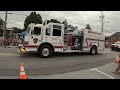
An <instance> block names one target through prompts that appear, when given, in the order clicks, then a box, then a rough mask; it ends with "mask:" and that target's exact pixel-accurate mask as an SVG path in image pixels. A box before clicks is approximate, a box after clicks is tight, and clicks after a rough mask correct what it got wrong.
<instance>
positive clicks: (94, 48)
mask: <svg viewBox="0 0 120 90" xmlns="http://www.w3.org/2000/svg"><path fill="white" fill-rule="evenodd" d="M90 54H91V55H95V54H97V47H95V46H93V47H92V48H91V50H90Z"/></svg>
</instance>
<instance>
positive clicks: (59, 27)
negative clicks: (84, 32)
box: [53, 25, 61, 29]
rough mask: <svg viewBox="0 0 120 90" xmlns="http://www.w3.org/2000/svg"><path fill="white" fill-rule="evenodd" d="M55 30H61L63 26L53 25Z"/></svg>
mask: <svg viewBox="0 0 120 90" xmlns="http://www.w3.org/2000/svg"><path fill="white" fill-rule="evenodd" d="M53 28H57V29H61V26H58V25H53Z"/></svg>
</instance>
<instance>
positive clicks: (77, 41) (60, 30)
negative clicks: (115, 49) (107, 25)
mask: <svg viewBox="0 0 120 90" xmlns="http://www.w3.org/2000/svg"><path fill="white" fill-rule="evenodd" d="M104 40H105V36H104V35H103V34H102V33H97V32H94V31H91V30H87V29H82V30H67V31H65V30H64V25H63V24H59V23H49V24H47V25H42V24H30V25H29V26H28V28H27V34H26V36H25V38H24V44H23V45H22V46H20V47H19V51H20V52H31V51H36V52H39V55H40V57H51V56H53V55H54V53H55V52H59V53H66V52H68V53H70V52H79V53H80V52H89V53H90V54H92V55H95V54H97V53H98V51H99V50H104V47H105V46H104V43H105V42H104Z"/></svg>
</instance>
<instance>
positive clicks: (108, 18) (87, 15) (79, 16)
mask: <svg viewBox="0 0 120 90" xmlns="http://www.w3.org/2000/svg"><path fill="white" fill-rule="evenodd" d="M31 12H32V11H8V13H13V14H8V19H7V23H8V24H7V27H10V28H11V27H18V28H21V29H22V28H23V27H24V20H25V18H26V16H27V15H29V14H30V13H31ZM4 13H5V11H0V17H1V18H2V19H3V20H4V19H5V14H4ZM36 13H39V14H40V15H41V16H42V18H43V20H45V19H46V18H55V19H58V20H60V21H63V20H65V19H66V20H67V21H68V23H69V24H72V25H76V26H78V27H79V28H84V27H85V26H86V24H90V26H91V28H92V29H93V31H98V32H101V19H100V15H101V12H100V11H36ZM103 13H104V15H105V18H104V22H109V23H105V24H104V33H105V35H107V36H108V35H111V34H113V33H115V32H119V31H120V30H119V29H120V11H104V12H103Z"/></svg>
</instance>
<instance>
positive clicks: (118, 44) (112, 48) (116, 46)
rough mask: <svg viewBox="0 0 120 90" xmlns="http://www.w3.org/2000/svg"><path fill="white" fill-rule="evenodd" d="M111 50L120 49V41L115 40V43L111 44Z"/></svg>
mask: <svg viewBox="0 0 120 90" xmlns="http://www.w3.org/2000/svg"><path fill="white" fill-rule="evenodd" d="M111 50H112V51H114V50H116V51H120V41H117V42H115V43H114V44H112V45H111Z"/></svg>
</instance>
